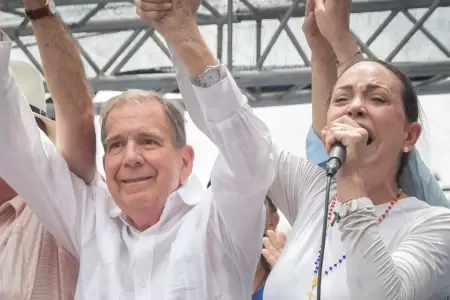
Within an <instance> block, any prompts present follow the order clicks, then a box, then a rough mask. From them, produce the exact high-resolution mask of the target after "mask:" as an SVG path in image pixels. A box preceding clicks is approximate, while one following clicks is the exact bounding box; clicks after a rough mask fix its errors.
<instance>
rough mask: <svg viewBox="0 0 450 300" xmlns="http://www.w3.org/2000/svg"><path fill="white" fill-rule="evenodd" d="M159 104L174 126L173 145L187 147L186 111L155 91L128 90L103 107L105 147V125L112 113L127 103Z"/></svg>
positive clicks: (101, 114) (102, 130) (102, 137)
mask: <svg viewBox="0 0 450 300" xmlns="http://www.w3.org/2000/svg"><path fill="white" fill-rule="evenodd" d="M152 101H153V102H157V103H159V104H161V105H162V107H163V110H164V112H165V114H166V116H167V117H168V119H169V121H170V123H171V125H172V138H173V141H172V143H173V145H174V147H176V148H182V147H184V146H186V126H185V119H184V110H183V108H182V107H181V105H180V104H178V103H177V102H176V101H172V100H168V99H166V98H164V97H163V96H162V95H160V94H158V93H156V92H154V91H144V90H128V91H126V92H123V93H121V94H120V95H118V96H116V97H113V98H111V99H110V100H108V101H107V102H105V103H104V104H103V106H102V110H101V113H100V124H101V139H102V144H103V147H105V140H106V136H107V132H106V128H105V124H106V119H107V118H108V116H109V114H110V113H111V111H112V110H113V109H114V108H116V107H117V106H120V105H122V104H125V103H129V102H134V103H136V104H145V103H149V102H152Z"/></svg>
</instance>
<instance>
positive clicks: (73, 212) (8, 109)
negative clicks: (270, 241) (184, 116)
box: [0, 42, 273, 300]
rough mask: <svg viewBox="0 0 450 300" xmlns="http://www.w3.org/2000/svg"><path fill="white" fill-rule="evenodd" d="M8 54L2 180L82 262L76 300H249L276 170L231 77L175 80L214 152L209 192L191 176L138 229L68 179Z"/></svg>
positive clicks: (264, 135) (3, 81) (2, 95)
mask: <svg viewBox="0 0 450 300" xmlns="http://www.w3.org/2000/svg"><path fill="white" fill-rule="evenodd" d="M10 48H11V44H10V43H9V42H3V43H0V107H1V110H0V140H1V141H2V143H1V147H0V176H1V177H3V178H4V179H5V180H6V181H7V182H8V183H9V184H10V185H11V186H12V187H13V188H14V189H15V190H16V191H17V192H18V193H19V194H20V195H21V196H22V198H23V199H24V200H25V201H27V202H28V204H29V206H30V207H31V209H32V210H33V212H34V213H35V214H36V215H37V216H38V218H39V219H40V220H41V221H42V223H43V224H44V226H45V227H46V228H47V229H48V230H49V231H50V232H52V234H53V235H54V236H55V237H57V238H58V239H59V240H60V241H61V242H62V243H63V244H64V245H65V246H66V248H67V249H69V250H70V251H71V252H72V253H73V254H74V255H75V256H77V257H79V259H80V276H79V280H78V286H77V291H76V299H87V300H96V299H105V300H116V299H117V300H119V299H123V300H125V299H126V300H130V299H137V300H140V299H145V300H148V299H151V300H202V299H205V300H212V299H230V300H236V299H249V298H250V294H251V286H252V280H253V276H254V273H255V270H256V265H257V262H258V260H259V257H260V253H261V243H262V241H261V238H262V235H263V227H264V205H263V203H264V198H265V194H266V193H267V190H268V188H269V186H270V184H271V182H272V179H273V165H272V154H271V140H270V135H269V132H268V130H267V128H266V126H265V125H264V124H263V123H262V122H261V121H260V120H259V119H258V118H256V117H255V116H254V115H253V113H252V111H251V109H250V107H249V106H248V104H247V99H246V98H245V97H244V96H243V95H242V94H241V92H240V90H239V88H238V87H237V86H236V83H235V82H234V80H233V78H232V77H231V76H230V75H228V77H227V78H226V79H224V80H222V81H221V82H219V83H217V84H215V85H214V86H212V87H210V88H207V89H202V88H197V87H193V86H192V85H190V84H188V82H189V81H188V80H189V79H188V77H186V76H184V75H183V76H181V77H180V78H181V80H182V82H181V84H182V85H183V90H184V91H185V92H186V91H187V95H184V100H185V102H186V106H187V107H188V110H189V111H190V112H192V113H191V117H192V119H193V120H194V122H196V123H197V124H199V125H200V129H202V130H203V131H204V132H205V133H206V134H207V135H208V136H209V137H210V138H211V140H212V141H213V142H214V143H215V144H216V145H217V147H218V148H219V150H220V155H219V158H218V160H217V162H216V164H215V166H214V169H213V174H212V188H211V189H209V190H206V189H205V187H203V186H201V184H200V183H199V181H198V179H197V178H196V177H195V176H194V175H192V176H191V177H190V179H189V180H188V182H187V183H186V184H185V185H184V186H182V187H181V188H179V189H178V190H177V191H175V192H174V193H172V194H171V195H170V197H169V199H168V200H167V203H166V206H165V208H164V211H163V214H162V216H161V219H160V221H159V222H158V223H157V224H156V225H154V226H152V227H151V228H149V229H147V230H146V231H144V232H138V231H136V230H135V229H134V228H132V227H131V226H129V225H128V224H127V222H126V217H125V216H123V215H122V213H121V212H120V210H119V209H118V208H117V206H115V204H114V203H113V201H112V199H111V197H110V195H109V193H108V191H107V189H106V188H105V187H103V186H92V187H91V186H87V185H86V184H85V183H84V182H83V181H82V180H81V179H79V178H78V177H76V176H75V175H73V174H72V173H71V172H70V171H69V169H68V167H67V164H66V162H65V161H64V159H63V157H62V156H61V155H60V154H59V153H58V152H57V150H56V149H55V147H54V145H53V144H52V143H51V142H50V141H49V140H48V139H47V137H46V136H45V135H44V134H43V133H41V134H40V133H39V130H38V128H37V126H36V124H35V121H34V118H33V116H32V114H31V111H30V109H29V107H28V105H27V102H26V101H25V99H24V98H23V96H22V95H21V94H20V92H19V91H18V89H17V86H16V84H15V81H14V79H13V76H12V73H11V71H9V72H8V62H9V54H10ZM183 80H184V81H183ZM189 95H192V97H189ZM193 107H196V108H198V109H199V111H201V113H200V114H196V111H192V109H193ZM203 115H204V116H203ZM197 159H201V157H198V158H197Z"/></svg>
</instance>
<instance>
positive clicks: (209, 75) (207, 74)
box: [190, 62, 227, 88]
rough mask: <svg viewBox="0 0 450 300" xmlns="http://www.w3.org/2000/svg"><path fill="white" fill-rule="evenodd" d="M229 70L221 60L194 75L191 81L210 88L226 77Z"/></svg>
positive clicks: (198, 85)
mask: <svg viewBox="0 0 450 300" xmlns="http://www.w3.org/2000/svg"><path fill="white" fill-rule="evenodd" d="M226 74H227V70H226V68H225V66H224V65H222V64H221V63H220V62H219V63H218V64H217V65H215V66H211V67H207V68H206V69H205V71H203V72H202V73H201V74H199V75H197V76H192V77H191V78H190V79H191V83H192V85H195V86H197V87H201V88H209V87H211V86H213V85H215V84H216V83H218V82H220V81H221V80H222V79H224V78H225V76H226Z"/></svg>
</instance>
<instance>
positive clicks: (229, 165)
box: [174, 58, 273, 268]
mask: <svg viewBox="0 0 450 300" xmlns="http://www.w3.org/2000/svg"><path fill="white" fill-rule="evenodd" d="M174 62H175V65H176V67H177V79H178V83H179V87H180V90H181V93H182V96H183V101H184V103H185V104H186V107H187V109H188V112H189V114H190V116H191V118H192V120H193V121H194V123H195V124H196V125H197V127H199V129H200V130H202V131H203V132H204V133H205V134H206V135H207V136H208V137H209V138H210V139H211V140H212V142H213V143H214V144H215V145H216V146H217V147H218V149H219V156H218V159H217V161H216V163H215V165H214V167H213V170H212V174H211V193H212V197H213V207H214V209H215V211H214V212H215V214H214V216H215V217H213V218H212V220H213V222H214V223H215V224H216V225H219V226H217V227H218V228H219V229H218V230H220V232H219V233H220V235H221V238H222V240H223V242H224V245H228V246H230V249H229V252H230V254H234V255H233V256H234V257H239V258H244V259H245V260H244V261H242V263H245V264H246V265H247V266H248V264H250V266H251V267H252V268H253V267H254V266H256V262H257V259H258V257H259V254H260V251H261V247H262V241H261V239H262V234H263V228H264V200H265V196H266V194H267V191H268V189H269V186H270V184H271V182H272V180H273V165H272V163H273V159H272V154H271V147H272V142H271V137H270V133H269V130H268V128H267V126H266V125H265V124H264V123H263V122H262V121H261V120H260V119H259V118H257V117H256V116H255V115H254V114H253V112H252V109H251V108H250V106H249V105H248V103H247V98H246V97H245V96H244V95H243V94H242V93H241V92H240V90H239V88H238V86H237V85H236V83H235V81H234V79H233V77H232V76H231V75H230V74H229V73H227V74H226V75H227V76H225V78H224V79H223V80H222V81H220V82H219V83H217V84H215V85H213V86H211V87H209V88H199V87H195V86H192V84H191V83H190V79H189V76H188V75H187V73H186V72H185V70H184V68H183V66H182V65H181V64H179V63H178V62H177V61H176V58H174ZM200 159H201V158H200ZM233 252H234V253H233Z"/></svg>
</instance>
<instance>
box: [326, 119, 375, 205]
mask: <svg viewBox="0 0 450 300" xmlns="http://www.w3.org/2000/svg"><path fill="white" fill-rule="evenodd" d="M368 138H369V134H368V132H367V130H365V129H364V128H362V127H361V126H359V124H358V123H357V122H356V121H354V120H353V119H351V118H350V117H348V116H343V117H340V118H339V119H337V120H335V121H333V122H332V123H331V125H330V126H329V127H326V128H324V129H323V130H322V140H323V141H324V143H325V148H326V150H327V152H330V151H331V147H332V146H333V145H334V144H335V143H336V142H341V143H342V145H344V147H345V149H346V154H347V155H346V160H345V162H344V164H343V165H342V167H341V169H340V170H339V171H338V174H337V178H336V181H337V194H338V195H339V197H338V198H339V201H340V202H346V201H349V200H351V199H354V198H361V197H365V196H366V191H365V186H364V180H363V174H362V172H361V167H362V164H363V160H364V149H365V148H366V147H367V139H368Z"/></svg>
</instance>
